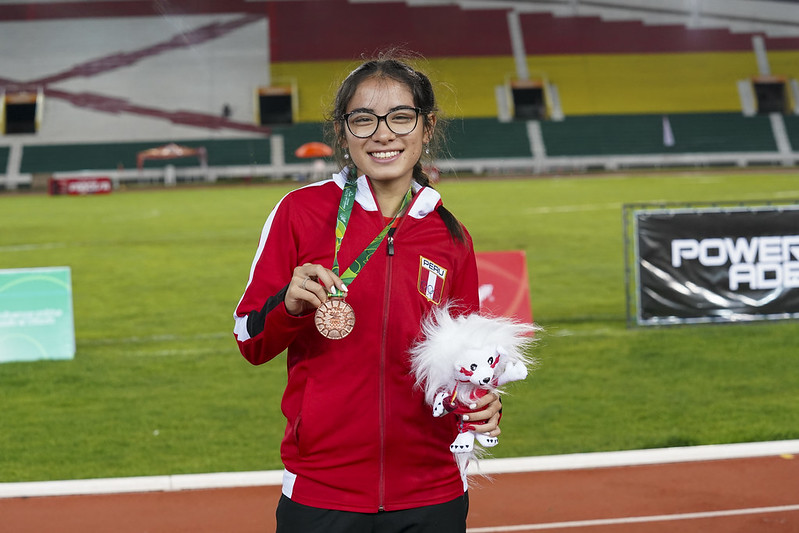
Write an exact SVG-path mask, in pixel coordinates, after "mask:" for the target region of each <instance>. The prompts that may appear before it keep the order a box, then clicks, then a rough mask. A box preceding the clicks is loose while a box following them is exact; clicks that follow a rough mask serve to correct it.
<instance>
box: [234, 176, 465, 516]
mask: <svg viewBox="0 0 799 533" xmlns="http://www.w3.org/2000/svg"><path fill="white" fill-rule="evenodd" d="M346 176H347V172H346V170H345V171H344V172H342V173H340V174H337V175H335V176H334V179H333V180H328V181H324V182H321V183H318V184H313V185H308V186H306V187H303V188H300V189H297V190H295V191H292V192H291V193H289V194H287V195H286V196H285V197H284V198H283V199H282V200H281V201H280V202H279V203H278V205H277V206H276V207H275V209H274V210H273V211H272V213H271V214H270V215H269V218H268V219H267V221H266V224H265V225H264V229H263V232H262V234H261V240H260V243H259V246H258V250H257V253H256V255H255V259H254V261H253V263H252V268H251V270H250V278H249V281H248V283H247V287H246V289H245V292H244V295H243V296H242V298H241V301H240V302H239V304H238V306H237V308H236V311H235V320H236V325H235V330H234V333H235V336H236V340H237V342H238V346H239V349H240V350H241V353H242V354H243V355H244V357H245V358H247V360H248V361H250V362H251V363H252V364H256V365H257V364H262V363H265V362H266V361H269V360H270V359H272V358H273V357H275V356H276V355H278V354H280V353H281V352H282V351H283V350H285V349H286V348H288V357H287V366H288V383H287V386H286V390H285V392H284V394H283V400H282V404H281V407H282V411H283V414H284V415H285V417H286V419H287V426H286V432H285V435H284V438H283V442H282V445H281V455H282V459H283V464H284V466H285V473H284V484H283V493H284V494H286V495H287V496H288V497H290V498H291V499H292V500H294V501H295V502H297V503H300V504H304V505H309V506H312V507H321V508H325V509H337V510H344V511H356V512H376V511H379V510H388V511H390V510H397V509H407V508H413V507H419V506H423V505H431V504H438V503H443V502H446V501H449V500H452V499H454V498H456V497H458V496H460V495H462V494H463V491H464V490H465V486H466V483H465V480H463V479H461V476H460V474H459V472H458V468H457V465H456V464H455V460H454V459H453V456H452V454H451V453H450V451H449V444H450V443H451V442H452V440H454V439H455V437H456V436H457V431H458V430H457V425H456V419H455V417H454V416H447V417H442V418H434V417H433V416H432V412H431V408H430V407H429V406H427V405H425V403H424V395H423V394H422V391H421V390H420V389H419V388H418V387H415V386H414V383H415V382H414V378H413V376H412V375H411V372H410V364H409V358H408V353H407V350H408V347H409V346H410V345H411V343H412V342H413V341H414V340H415V339H416V338H417V336H418V335H419V330H420V326H419V324H420V321H421V319H422V318H423V316H424V315H425V313H426V312H427V311H428V310H429V309H431V307H432V306H434V305H438V304H441V303H444V302H445V301H453V300H454V301H456V302H457V303H458V304H460V306H462V308H463V310H464V311H476V310H478V309H479V299H478V292H477V266H476V261H475V256H474V250H473V248H472V243H471V238H470V237H469V236H468V234H467V243H466V244H462V243H459V242H456V241H454V240H453V239H452V237H451V236H450V234H449V231H448V230H447V228H446V226H445V225H444V222H443V221H442V219H441V217H440V216H439V215H438V213H437V212H436V211H435V208H436V207H437V206H438V205H440V203H441V199H440V196H439V194H438V193H437V192H436V191H435V190H433V189H431V188H420V189H418V190H416V191H415V195H414V198H413V202H412V204H411V205H410V207H409V209H408V211H407V214H406V216H404V217H403V218H402V219H401V221H400V223H399V226H398V227H397V228H396V231H395V233H394V235H393V243H389V242H388V241H389V238H386V239H385V240H384V241H383V242H382V244H381V245H380V247H379V248H378V249H377V251H376V252H375V253H374V255H373V256H372V258H371V259H370V260H369V262H368V263H367V264H366V266H365V267H364V268H363V270H361V272H360V274H358V276H357V278H356V279H355V280H354V281H353V282H352V283H351V284H350V286H349V289H350V290H349V292H348V296H347V302H348V303H349V304H350V305H351V306H352V307H353V309H354V311H355V315H356V323H355V329H354V331H353V333H351V334H350V335H349V336H347V337H346V338H344V339H339V340H328V339H325V338H324V337H322V335H321V334H319V333H318V332H317V331H316V328H315V326H314V323H313V314H310V315H307V316H301V317H294V316H291V315H289V314H288V312H287V311H286V309H285V306H284V304H283V297H284V295H285V289H286V287H287V284H288V282H289V280H290V279H291V276H292V272H293V270H294V267H296V266H297V265H302V264H304V263H319V264H322V265H324V266H326V267H327V268H330V267H331V266H332V264H333V254H334V248H335V222H336V214H337V211H338V204H339V200H340V198H341V191H342V188H343V186H344V180H345V179H346ZM384 225H385V221H384V218H383V216H382V214H381V213H380V211H379V210H378V207H377V202H376V200H375V197H374V194H373V192H372V190H371V187H370V185H369V181H368V180H367V179H366V178H365V177H364V176H361V177H360V178H359V180H358V192H357V196H356V203H355V207H354V208H353V211H352V216H351V218H350V222H349V226H348V228H347V232H346V234H345V237H344V240H343V243H342V245H341V250H340V252H339V264H340V265H341V271H342V272H343V271H344V270H345V269H346V268H347V267H348V266H349V265H350V263H351V262H352V260H353V259H354V258H355V257H357V256H358V254H360V252H361V251H362V250H363V249H364V248H365V247H366V246H367V245H368V243H369V242H371V240H372V239H373V238H374V237H375V235H377V234H378V233H379V232H380V230H381V229H382V228H383V227H384Z"/></svg>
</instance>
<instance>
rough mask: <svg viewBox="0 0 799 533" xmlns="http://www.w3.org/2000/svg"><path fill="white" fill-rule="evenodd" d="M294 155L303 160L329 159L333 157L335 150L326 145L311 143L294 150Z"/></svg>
mask: <svg viewBox="0 0 799 533" xmlns="http://www.w3.org/2000/svg"><path fill="white" fill-rule="evenodd" d="M294 155H296V156H297V157H302V158H311V157H329V156H331V155H333V149H332V148H330V147H329V146H328V145H326V144H325V143H320V142H310V143H305V144H303V145H302V146H300V147H299V148H297V149H296V150H294Z"/></svg>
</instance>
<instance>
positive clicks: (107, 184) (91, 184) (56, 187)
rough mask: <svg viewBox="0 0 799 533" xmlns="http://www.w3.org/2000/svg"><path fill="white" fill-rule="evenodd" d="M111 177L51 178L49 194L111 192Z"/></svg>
mask: <svg viewBox="0 0 799 533" xmlns="http://www.w3.org/2000/svg"><path fill="white" fill-rule="evenodd" d="M111 189H112V186H111V178H105V177H103V178H100V177H92V178H88V177H87V178H51V179H50V194H51V195H58V194H71V195H82V194H109V193H110V192H111Z"/></svg>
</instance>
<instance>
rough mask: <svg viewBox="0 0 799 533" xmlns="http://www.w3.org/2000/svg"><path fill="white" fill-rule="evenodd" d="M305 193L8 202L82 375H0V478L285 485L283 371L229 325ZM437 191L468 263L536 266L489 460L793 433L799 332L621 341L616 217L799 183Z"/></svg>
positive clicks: (14, 236)
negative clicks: (60, 283)
mask: <svg viewBox="0 0 799 533" xmlns="http://www.w3.org/2000/svg"><path fill="white" fill-rule="evenodd" d="M295 186H296V184H285V183H284V184H274V185H250V186H216V187H209V188H199V187H190V186H187V187H180V188H176V189H169V190H164V189H160V190H128V191H124V192H115V193H114V194H111V195H108V196H89V197H48V196H44V195H3V196H0V223H1V224H2V230H0V268H22V267H37V266H61V265H66V266H70V267H71V269H72V280H73V291H74V310H75V320H76V334H77V355H76V357H75V359H74V360H72V361H58V362H47V361H44V362H35V363H7V364H2V365H0V400H1V401H2V414H0V418H1V419H2V423H0V427H1V428H2V430H0V481H5V482H8V481H32V480H54V479H71V478H94V477H116V476H138V475H156V474H181V473H194V472H219V471H247V470H263V469H274V468H279V467H280V459H279V453H278V447H279V441H280V438H281V435H282V432H283V424H284V421H283V418H282V415H281V413H280V409H279V402H280V396H281V393H282V389H283V385H284V382H285V378H284V374H285V362H284V360H283V359H282V358H280V359H278V360H275V361H273V362H271V363H270V364H267V365H263V366H261V367H252V366H250V365H249V363H247V362H246V361H244V359H243V358H242V357H241V356H240V355H239V354H238V350H237V348H236V344H235V341H234V339H233V336H232V326H233V320H232V312H233V309H234V307H235V305H236V302H237V301H238V298H239V297H240V295H241V292H242V290H243V288H244V284H245V283H246V281H247V276H248V274H249V266H250V262H251V260H252V257H253V254H254V252H255V248H256V245H257V242H258V236H259V233H260V230H261V226H262V225H263V222H264V220H265V219H266V216H267V215H268V213H269V211H270V210H271V208H272V206H273V205H274V204H275V202H276V201H277V200H278V199H279V198H280V197H281V196H282V195H283V194H285V193H286V192H287V191H288V190H290V189H291V188H293V187H295ZM438 188H439V189H440V190H441V192H442V194H443V196H444V199H445V203H446V204H447V206H448V207H449V208H450V209H451V210H452V211H453V212H454V213H455V214H456V215H457V216H458V217H459V218H461V219H462V220H463V222H464V223H465V224H466V225H467V227H468V228H469V230H470V231H471V233H472V236H473V237H474V241H475V245H476V248H477V249H478V250H516V249H522V250H525V251H526V253H527V260H528V269H529V273H530V287H531V292H532V305H533V311H534V314H535V318H536V320H537V322H539V323H540V324H541V325H542V326H544V327H545V328H546V331H545V332H544V333H543V334H542V335H541V336H540V343H539V344H538V346H537V348H536V355H537V357H538V358H539V359H540V361H541V364H540V366H539V368H538V369H537V370H536V372H535V373H534V374H533V375H532V377H531V378H530V379H528V380H527V381H525V382H523V383H519V384H516V385H515V386H512V388H511V394H510V395H509V396H508V397H507V399H506V402H505V404H506V407H505V415H506V416H505V418H504V419H503V423H502V428H503V434H502V437H501V440H500V446H498V447H497V448H495V449H494V456H497V457H507V456H528V455H543V454H560V453H572V452H591V451H607V450H623V449H637V448H649V447H664V446H682V445H696V444H714V443H732V442H746V441H764V440H779V439H795V438H799V404H797V402H796V386H797V383H799V364H797V355H796V347H795V346H796V339H797V338H799V323H798V322H795V321H786V322H770V323H765V322H759V323H753V324H746V325H702V326H683V327H666V328H632V329H628V328H627V327H626V315H625V295H624V289H625V285H624V283H625V280H624V251H623V239H622V205H623V204H624V203H629V202H651V201H685V202H691V201H742V200H751V199H758V200H760V199H763V200H768V199H772V200H785V199H788V198H799V172H792V173H791V172H771V173H767V172H763V173H757V172H734V173H729V174H723V173H718V172H713V173H685V174H660V173H658V174H647V175H629V176H591V177H579V178H556V177H550V178H540V179H458V178H447V179H445V181H444V182H442V183H441V184H440V185H439V187H438ZM357 408H358V406H332V407H331V413H330V415H331V416H340V415H341V412H342V410H345V411H346V412H352V411H357Z"/></svg>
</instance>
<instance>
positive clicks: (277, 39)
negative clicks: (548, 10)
mask: <svg viewBox="0 0 799 533" xmlns="http://www.w3.org/2000/svg"><path fill="white" fill-rule="evenodd" d="M215 13H216V14H222V13H242V14H243V13H249V14H260V15H264V14H268V15H269V19H270V36H271V47H272V60H273V61H278V62H279V61H329V60H350V59H356V58H358V57H359V56H360V55H361V54H366V55H372V54H373V53H374V52H375V51H378V50H381V49H386V48H389V47H392V46H401V47H403V48H407V49H409V50H413V51H416V52H419V53H421V54H422V55H424V56H426V57H463V56H486V55H510V54H511V53H512V51H511V45H510V36H509V33H508V24H507V19H506V10H504V9H490V10H482V9H481V10H463V9H460V8H459V7H457V6H452V5H450V6H413V7H411V6H408V5H407V4H406V3H405V2H401V1H397V2H391V3H374V4H364V3H358V4H350V3H349V2H348V1H347V0H294V1H290V2H286V1H280V2H274V1H272V2H247V1H246V0H225V1H224V2H222V1H219V0H170V1H169V2H164V1H163V0H162V1H153V0H126V1H119V2H113V1H101V2H81V1H75V2H66V3H28V4H2V5H0V21H26V20H40V19H62V18H70V19H81V18H98V17H125V16H139V17H143V16H162V15H181V14H215ZM520 18H521V23H522V28H523V32H524V40H525V47H526V51H527V53H528V54H530V55H535V54H592V53H605V54H618V53H666V52H670V53H684V52H720V51H730V52H731V51H750V50H752V39H751V38H752V35H753V34H738V33H732V32H730V31H728V30H723V29H687V28H686V27H684V26H681V25H667V26H647V25H644V24H643V23H641V22H638V21H603V20H601V19H600V18H599V17H554V16H552V15H551V14H543V13H535V14H522V15H520ZM766 48H767V49H768V50H799V38H788V37H782V38H766Z"/></svg>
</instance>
